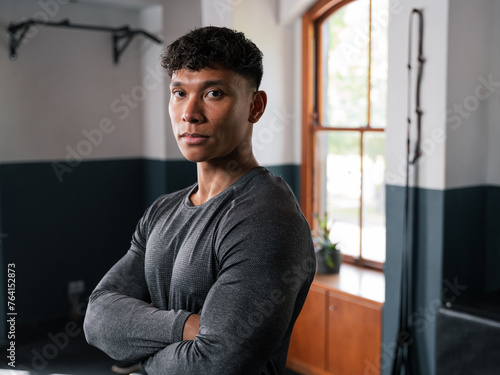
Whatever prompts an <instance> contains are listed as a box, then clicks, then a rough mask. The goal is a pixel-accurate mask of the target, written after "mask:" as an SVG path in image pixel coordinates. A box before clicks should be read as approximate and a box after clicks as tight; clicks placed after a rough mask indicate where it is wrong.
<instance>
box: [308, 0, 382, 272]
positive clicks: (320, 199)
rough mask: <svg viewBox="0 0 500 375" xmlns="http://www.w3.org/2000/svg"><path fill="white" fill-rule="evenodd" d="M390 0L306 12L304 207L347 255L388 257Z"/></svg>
mask: <svg viewBox="0 0 500 375" xmlns="http://www.w3.org/2000/svg"><path fill="white" fill-rule="evenodd" d="M388 16H389V0H354V1H353V0H343V1H342V0H320V1H318V2H317V3H316V4H315V6H313V8H312V9H311V10H310V11H309V12H308V13H307V14H306V15H305V16H304V19H303V47H304V48H303V87H304V90H303V95H304V97H303V132H302V143H303V164H302V194H301V195H302V202H301V203H302V208H303V210H304V213H305V214H306V217H307V218H308V220H309V222H310V223H311V222H312V217H313V213H317V214H320V215H323V214H325V213H327V214H328V218H329V222H331V223H332V231H331V235H332V241H335V242H337V241H338V242H340V248H341V250H342V252H343V254H344V259H345V261H347V262H353V263H357V264H360V265H365V266H372V267H377V268H381V267H382V265H383V263H384V261H385V208H384V207H385V187H384V171H385V132H384V130H385V126H386V123H387V118H386V99H387V60H388V58H387V57H388V56H387V53H388V49H387V45H388V40H387V39H388V38H387V35H388V29H387V27H388Z"/></svg>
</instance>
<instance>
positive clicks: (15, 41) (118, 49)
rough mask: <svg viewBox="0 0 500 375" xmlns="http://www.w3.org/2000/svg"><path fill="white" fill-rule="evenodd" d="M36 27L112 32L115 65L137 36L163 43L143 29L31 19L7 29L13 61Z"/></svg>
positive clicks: (13, 24)
mask: <svg viewBox="0 0 500 375" xmlns="http://www.w3.org/2000/svg"><path fill="white" fill-rule="evenodd" d="M34 25H44V26H53V27H66V28H72V29H83V30H92V31H107V32H111V33H113V62H114V63H115V65H116V64H118V63H119V61H120V56H121V55H122V54H123V52H124V51H125V49H126V48H127V47H128V45H129V44H130V42H131V41H132V39H133V38H134V37H135V36H136V35H143V36H145V37H146V38H149V39H151V40H153V41H154V42H156V43H158V44H162V43H163V42H162V40H161V39H159V38H158V37H156V36H154V35H152V34H150V33H148V32H147V31H144V30H141V29H137V30H132V29H130V28H129V27H128V26H123V27H115V28H113V27H107V26H92V25H82V24H74V23H71V22H70V21H69V20H67V19H66V20H62V21H59V22H49V21H39V20H35V19H32V18H31V19H28V20H26V21H24V22H19V23H11V24H10V25H9V27H8V28H7V31H8V32H9V34H10V58H11V59H12V60H15V59H17V50H18V49H19V46H20V45H21V43H22V41H23V39H24V38H25V37H26V34H27V33H28V31H29V29H30V27H32V26H34Z"/></svg>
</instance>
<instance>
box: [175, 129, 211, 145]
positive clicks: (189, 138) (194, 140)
mask: <svg viewBox="0 0 500 375" xmlns="http://www.w3.org/2000/svg"><path fill="white" fill-rule="evenodd" d="M208 138H209V137H208V136H207V135H204V134H199V133H188V132H186V133H182V134H181V139H182V140H183V141H184V142H186V143H187V144H190V145H198V144H201V143H203V142H205V141H206V140H207V139H208Z"/></svg>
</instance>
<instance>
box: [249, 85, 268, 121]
mask: <svg viewBox="0 0 500 375" xmlns="http://www.w3.org/2000/svg"><path fill="white" fill-rule="evenodd" d="M266 105H267V94H266V92H265V91H255V92H254V93H253V100H252V104H251V106H250V113H249V115H248V121H249V122H251V123H252V124H254V123H256V122H257V121H259V120H260V118H261V117H262V115H263V114H264V110H265V109H266Z"/></svg>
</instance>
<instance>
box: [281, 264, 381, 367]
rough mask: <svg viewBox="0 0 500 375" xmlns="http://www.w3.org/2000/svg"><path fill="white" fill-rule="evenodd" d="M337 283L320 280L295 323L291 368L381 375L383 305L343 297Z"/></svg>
mask: <svg viewBox="0 0 500 375" xmlns="http://www.w3.org/2000/svg"><path fill="white" fill-rule="evenodd" d="M343 267H345V266H343ZM341 272H342V271H341ZM382 277H383V276H382ZM339 278H341V277H340V276H339V275H333V276H323V277H322V276H319V277H318V276H317V277H316V280H315V281H314V283H313V285H312V286H311V289H310V291H309V294H308V296H307V300H306V302H305V304H304V307H303V309H302V312H301V314H300V316H299V318H298V319H297V322H296V323H295V327H294V330H293V334H292V339H291V342H290V349H289V352H288V361H287V365H288V367H289V368H291V369H293V370H295V371H297V372H299V373H302V374H306V375H309V374H320V375H321V374H325V375H326V374H334V375H376V374H380V347H381V320H382V305H383V303H382V301H380V300H372V299H368V298H366V297H363V296H360V295H358V294H361V293H357V294H351V293H347V292H344V291H343V290H341V289H339V284H341V283H339ZM358 281H359V280H358ZM379 287H380V286H379ZM378 299H380V298H378Z"/></svg>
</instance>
